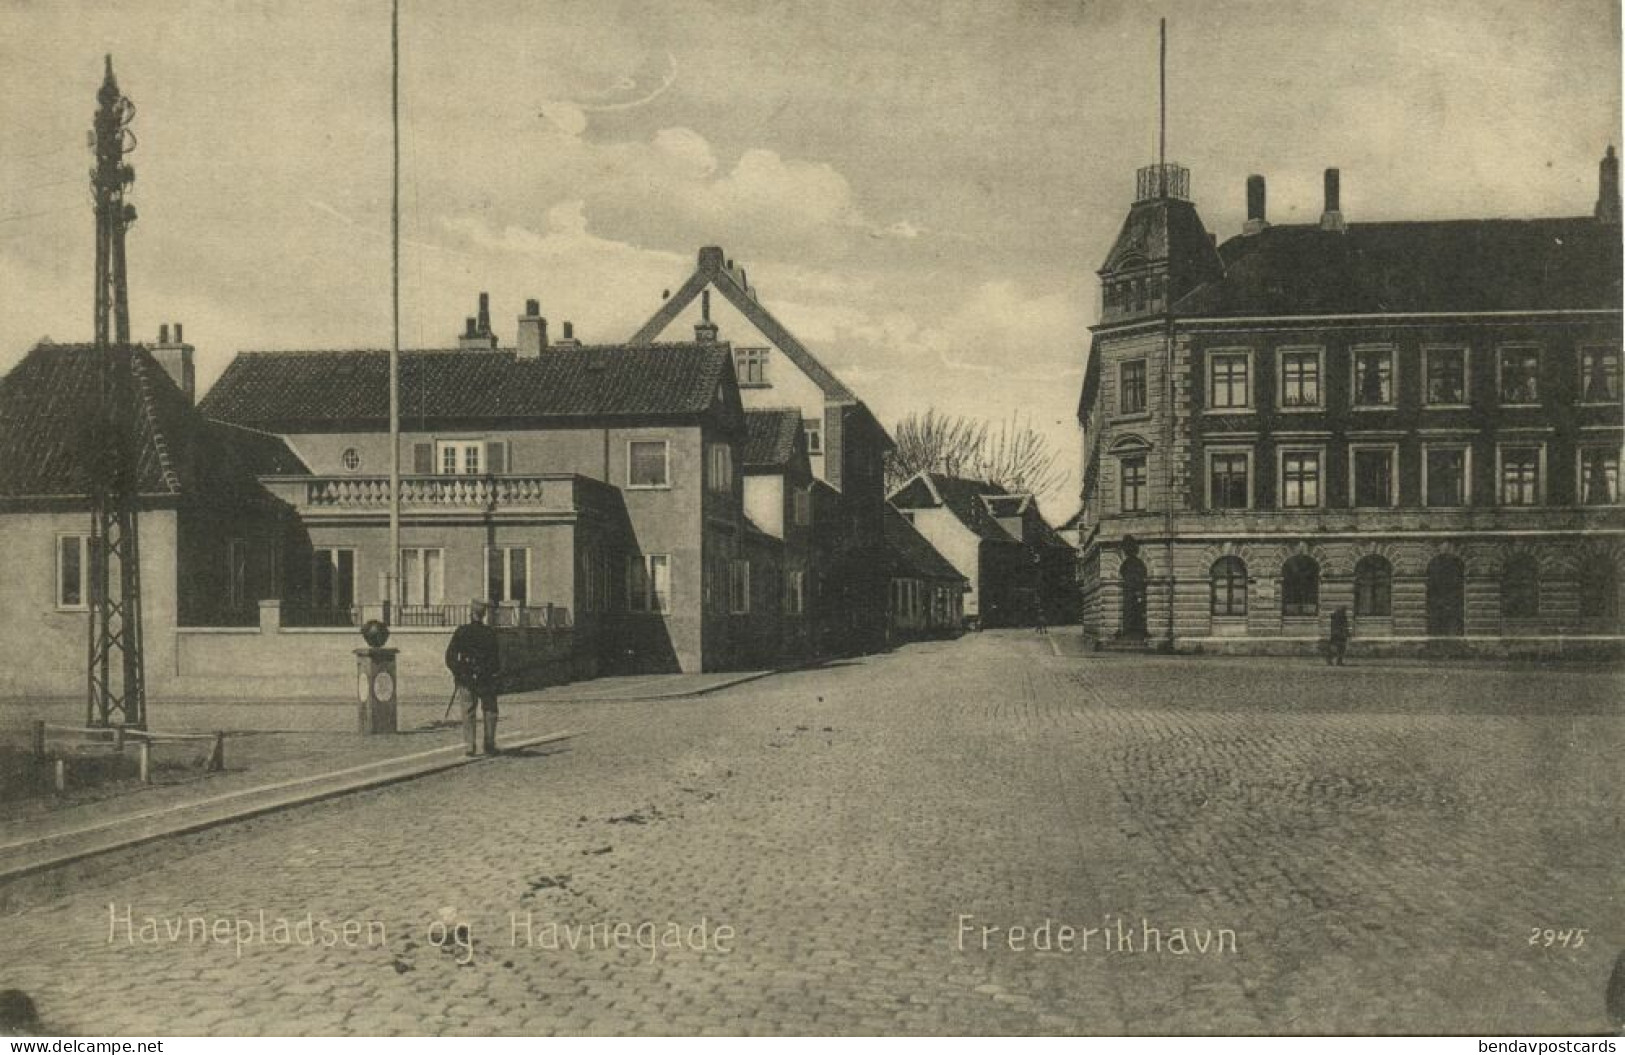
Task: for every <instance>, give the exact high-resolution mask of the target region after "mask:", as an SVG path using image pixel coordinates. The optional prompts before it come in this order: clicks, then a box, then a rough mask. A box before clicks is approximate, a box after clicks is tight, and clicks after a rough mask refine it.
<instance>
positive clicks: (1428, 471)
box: [1422, 446, 1471, 507]
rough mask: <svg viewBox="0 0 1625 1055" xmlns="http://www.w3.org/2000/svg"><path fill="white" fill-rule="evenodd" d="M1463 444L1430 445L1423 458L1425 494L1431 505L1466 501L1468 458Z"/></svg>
mask: <svg viewBox="0 0 1625 1055" xmlns="http://www.w3.org/2000/svg"><path fill="white" fill-rule="evenodd" d="M1470 457H1471V454H1470V452H1469V450H1468V448H1466V447H1434V446H1429V447H1428V448H1427V452H1426V453H1425V454H1424V455H1423V458H1422V476H1423V481H1424V482H1423V488H1424V495H1425V499H1426V502H1427V504H1428V505H1430V506H1441V507H1450V506H1464V505H1467V504H1468V488H1467V481H1468V479H1469V478H1470V475H1471V474H1470V473H1469V472H1468V465H1469V458H1470Z"/></svg>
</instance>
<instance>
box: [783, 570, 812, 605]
mask: <svg viewBox="0 0 1625 1055" xmlns="http://www.w3.org/2000/svg"><path fill="white" fill-rule="evenodd" d="M806 588H807V573H806V572H804V571H799V570H798V571H791V572H790V573H789V574H787V575H786V576H785V577H784V611H785V614H786V615H800V614H801V613H802V612H803V611H804V610H805V606H806V603H807V597H806Z"/></svg>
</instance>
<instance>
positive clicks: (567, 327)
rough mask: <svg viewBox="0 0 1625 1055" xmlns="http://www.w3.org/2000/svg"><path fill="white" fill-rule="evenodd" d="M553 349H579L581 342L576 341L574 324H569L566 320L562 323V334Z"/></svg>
mask: <svg viewBox="0 0 1625 1055" xmlns="http://www.w3.org/2000/svg"><path fill="white" fill-rule="evenodd" d="M554 347H555V348H580V347H581V342H580V341H578V340H576V328H575V324H574V323H572V322H570V321H569V320H568V319H566V320H565V321H564V324H563V334H562V335H561V336H560V337H559V339H558V342H557V343H556V344H555V345H554Z"/></svg>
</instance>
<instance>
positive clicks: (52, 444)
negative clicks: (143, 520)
mask: <svg viewBox="0 0 1625 1055" xmlns="http://www.w3.org/2000/svg"><path fill="white" fill-rule="evenodd" d="M130 354H131V360H130V372H131V384H132V398H133V400H134V408H133V411H134V412H133V413H132V415H131V417H130V428H131V435H130V437H129V443H130V444H131V449H133V450H134V451H135V478H136V490H137V492H138V493H139V494H141V495H143V496H147V497H149V498H150V497H159V498H178V497H182V496H208V497H215V498H225V499H232V498H239V499H244V498H246V499H259V498H264V497H267V496H266V495H265V492H264V491H263V489H261V488H260V487H259V484H258V482H257V480H256V479H255V477H256V476H257V475H258V474H259V473H262V472H264V473H267V474H269V473H272V472H275V473H280V474H297V473H304V472H308V471H309V470H308V469H306V467H305V466H304V464H303V463H302V462H301V461H300V460H299V458H298V457H297V456H296V455H295V454H294V453H293V452H292V451H291V450H289V449H288V446H287V444H285V443H284V442H283V441H282V440H281V439H279V438H277V437H275V436H266V435H259V434H250V433H245V432H243V431H242V430H240V429H234V428H230V427H229V426H226V425H222V424H220V423H218V422H211V421H208V420H206V419H205V418H204V417H203V415H202V414H200V413H199V412H198V410H197V408H195V407H193V406H192V404H191V401H190V400H188V399H187V398H186V395H185V393H183V392H181V390H180V389H179V388H177V387H176V386H175V383H174V381H173V380H172V379H171V378H170V376H169V375H168V374H167V373H166V372H165V371H164V369H163V368H162V367H161V366H159V365H158V363H157V362H156V361H155V360H154V359H153V358H152V355H151V353H150V352H149V351H148V350H147V349H146V348H144V347H140V346H135V347H133V348H132V349H131V352H130ZM99 385H100V375H99V371H98V360H97V358H96V349H95V347H94V346H93V345H88V344H41V345H38V346H36V347H35V348H34V349H33V350H31V351H30V352H29V353H28V354H27V355H26V356H24V357H23V360H22V362H20V363H18V364H17V366H16V367H14V368H13V369H12V370H11V372H10V373H8V374H7V375H6V376H5V377H4V378H0V449H3V450H5V451H6V454H7V457H5V458H4V459H0V498H61V497H86V496H88V495H89V494H90V491H91V488H92V482H93V478H92V468H93V460H92V437H91V434H90V424H91V422H92V421H93V419H94V417H95V414H96V407H97V400H98V389H99Z"/></svg>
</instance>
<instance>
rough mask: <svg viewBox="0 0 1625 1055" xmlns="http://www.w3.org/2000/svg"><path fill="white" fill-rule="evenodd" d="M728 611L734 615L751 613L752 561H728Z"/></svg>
mask: <svg viewBox="0 0 1625 1055" xmlns="http://www.w3.org/2000/svg"><path fill="white" fill-rule="evenodd" d="M728 611H729V612H731V613H732V614H734V615H749V614H750V561H748V560H733V561H729V562H728Z"/></svg>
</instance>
